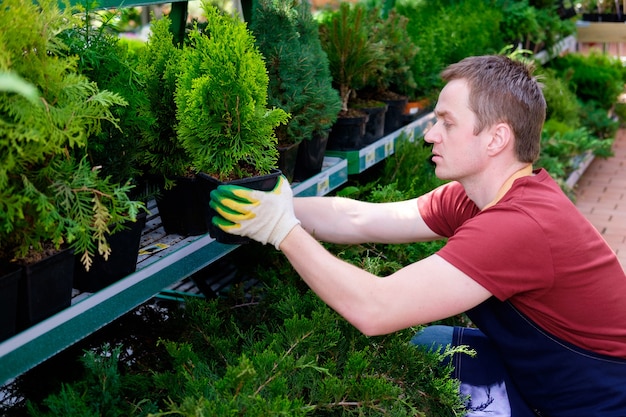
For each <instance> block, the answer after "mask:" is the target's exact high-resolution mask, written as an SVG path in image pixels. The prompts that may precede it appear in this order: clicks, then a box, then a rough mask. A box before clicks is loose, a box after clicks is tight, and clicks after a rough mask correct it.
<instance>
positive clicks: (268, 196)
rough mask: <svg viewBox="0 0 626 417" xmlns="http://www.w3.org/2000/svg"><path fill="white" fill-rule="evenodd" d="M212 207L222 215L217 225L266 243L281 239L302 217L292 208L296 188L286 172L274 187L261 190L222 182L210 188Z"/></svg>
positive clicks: (277, 247) (278, 243)
mask: <svg viewBox="0 0 626 417" xmlns="http://www.w3.org/2000/svg"><path fill="white" fill-rule="evenodd" d="M210 205H211V207H212V208H213V210H215V211H216V212H217V213H218V214H219V216H214V217H213V219H211V221H212V222H213V224H214V225H216V226H217V227H219V228H220V229H222V230H223V231H225V232H226V233H231V234H234V235H238V236H245V237H249V238H250V239H253V240H256V241H258V242H261V243H263V244H266V243H271V244H272V245H274V247H276V249H279V246H280V243H281V242H282V241H283V239H284V238H285V237H286V236H287V234H288V233H289V232H290V231H291V229H293V228H294V227H295V226H296V225H297V224H300V221H299V220H298V219H296V216H295V213H294V210H293V192H292V191H291V186H290V185H289V182H288V181H287V179H286V178H285V177H284V176H282V175H281V176H280V177H279V178H278V182H277V183H276V186H275V187H274V189H273V190H271V191H258V190H253V189H250V188H246V187H241V186H237V185H220V186H219V187H217V188H216V189H215V190H213V191H211V202H210Z"/></svg>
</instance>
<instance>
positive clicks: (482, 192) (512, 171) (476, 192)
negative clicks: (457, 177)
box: [461, 163, 533, 210]
mask: <svg viewBox="0 0 626 417" xmlns="http://www.w3.org/2000/svg"><path fill="white" fill-rule="evenodd" d="M532 173H533V167H532V164H525V163H519V164H516V165H512V166H510V168H509V169H507V170H504V171H503V173H502V174H498V175H496V174H493V173H489V172H485V173H483V178H482V180H479V181H474V182H472V183H471V184H467V183H465V182H463V181H461V183H462V184H463V187H464V188H465V191H466V193H467V195H468V197H469V198H470V200H472V201H473V202H474V203H475V204H476V206H477V207H478V208H479V209H480V210H485V209H487V208H489V207H492V206H494V205H495V204H497V203H498V201H500V200H501V199H502V197H504V196H505V194H506V193H507V192H508V191H509V190H510V189H511V187H512V186H513V183H514V182H515V180H516V179H518V178H521V177H525V176H529V175H532Z"/></svg>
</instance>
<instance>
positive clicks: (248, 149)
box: [175, 3, 289, 181]
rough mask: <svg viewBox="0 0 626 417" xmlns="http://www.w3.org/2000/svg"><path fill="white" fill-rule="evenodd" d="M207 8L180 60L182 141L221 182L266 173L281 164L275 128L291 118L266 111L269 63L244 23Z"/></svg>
mask: <svg viewBox="0 0 626 417" xmlns="http://www.w3.org/2000/svg"><path fill="white" fill-rule="evenodd" d="M203 8H204V12H205V15H206V18H207V26H206V28H205V29H204V31H202V32H200V31H199V30H198V29H197V28H196V29H194V30H193V31H191V33H190V34H189V46H187V47H185V48H183V56H182V60H181V62H180V69H181V72H180V76H179V79H178V85H177V89H176V97H175V98H176V105H177V113H176V117H177V120H178V126H177V132H178V137H179V139H180V141H181V144H182V146H183V147H184V148H185V149H186V150H187V152H188V154H189V156H190V159H191V161H192V167H193V170H194V171H196V172H199V171H202V172H206V173H208V174H209V175H213V176H215V177H216V178H218V179H219V180H220V181H225V180H227V179H232V178H233V177H236V178H242V177H249V176H251V175H256V174H267V173H269V172H270V171H271V169H273V168H275V167H276V164H277V162H278V150H277V148H276V136H275V132H274V129H275V128H276V127H277V126H278V125H280V124H283V123H285V122H287V120H288V119H289V115H288V114H287V113H285V111H284V110H282V109H280V108H272V109H268V108H267V87H268V82H269V80H268V75H267V72H266V69H265V62H264V61H263V56H262V55H261V53H260V52H259V50H258V49H257V47H256V45H255V43H254V37H253V36H252V34H251V33H250V31H248V29H247V27H246V25H245V23H243V22H242V21H241V20H239V19H238V18H235V17H232V16H229V15H225V14H223V13H222V12H220V11H219V10H218V9H217V8H215V7H213V6H211V5H209V4H208V3H203ZM249 164H253V165H254V168H255V171H254V172H249V170H247V165H249Z"/></svg>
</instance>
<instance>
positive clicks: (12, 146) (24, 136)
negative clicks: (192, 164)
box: [0, 0, 142, 328]
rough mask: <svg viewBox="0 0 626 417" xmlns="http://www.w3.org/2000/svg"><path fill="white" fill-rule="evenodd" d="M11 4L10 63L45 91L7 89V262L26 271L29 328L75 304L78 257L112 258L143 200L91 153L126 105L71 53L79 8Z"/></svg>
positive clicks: (5, 12) (1, 236)
mask: <svg viewBox="0 0 626 417" xmlns="http://www.w3.org/2000/svg"><path fill="white" fill-rule="evenodd" d="M3 6H4V7H2V8H0V34H10V40H9V39H3V42H2V45H3V46H4V52H5V54H6V56H7V59H5V60H3V64H0V65H3V66H4V67H3V68H2V70H3V71H6V72H9V73H12V74H15V75H17V76H20V77H21V79H22V80H23V81H24V82H25V83H26V84H27V85H30V86H31V90H32V91H34V94H35V96H36V98H34V99H33V98H29V96H24V95H23V94H16V93H12V92H6V91H5V92H1V91H0V114H1V115H2V119H3V122H4V123H2V125H1V126H0V137H2V138H3V139H4V140H2V141H0V225H1V227H0V259H3V260H4V261H6V263H8V264H9V265H14V266H19V267H20V268H21V269H22V276H21V278H20V298H19V300H20V301H19V302H20V307H19V308H18V316H19V319H18V321H19V323H18V328H21V327H27V326H29V325H31V324H34V323H36V322H38V321H41V320H43V319H44V318H46V317H48V316H50V315H52V314H54V313H56V312H58V311H60V310H61V309H63V308H65V307H67V306H69V305H70V302H71V290H72V279H73V270H74V256H77V257H79V259H80V261H81V262H82V263H83V265H84V267H85V268H89V267H90V266H91V262H92V260H93V257H94V255H95V254H96V253H99V254H102V255H103V256H105V257H106V256H108V254H109V253H110V246H109V243H108V240H107V238H108V236H109V235H110V234H111V233H112V232H113V231H114V228H115V227H116V226H115V225H117V224H120V223H123V222H124V221H126V220H134V219H135V218H136V215H137V213H138V212H139V210H140V209H141V206H142V204H141V203H139V202H136V201H133V200H132V199H131V198H130V189H131V188H132V186H131V185H130V184H116V183H113V182H111V181H110V179H109V178H107V177H105V176H102V175H101V173H100V169H99V167H97V166H92V165H91V164H90V163H89V161H88V159H87V156H86V151H85V148H86V144H87V140H88V138H89V137H90V136H91V135H93V134H97V133H98V132H99V131H100V129H101V125H102V122H103V121H105V120H108V121H111V122H113V123H115V117H114V116H113V114H112V113H111V109H112V108H113V107H114V106H117V105H125V104H126V102H125V101H124V100H123V99H122V97H120V96H119V95H117V94H115V93H112V92H109V91H106V90H100V89H99V88H98V86H97V85H96V84H95V83H93V82H91V81H89V80H88V79H87V78H86V77H84V76H82V75H81V74H79V73H78V72H77V70H76V58H75V57H72V56H67V55H66V54H65V53H64V49H65V44H64V43H63V42H62V40H61V39H60V38H59V33H61V32H62V31H63V30H65V29H69V28H71V27H72V25H73V24H74V20H73V19H74V17H73V15H72V14H71V11H70V10H69V8H65V9H63V10H60V9H59V7H58V4H57V2H56V1H53V0H43V1H39V2H38V3H37V5H35V4H34V3H30V2H23V1H19V0H7V1H5V2H4V3H3ZM0 36H1V35H0ZM40 273H41V275H40Z"/></svg>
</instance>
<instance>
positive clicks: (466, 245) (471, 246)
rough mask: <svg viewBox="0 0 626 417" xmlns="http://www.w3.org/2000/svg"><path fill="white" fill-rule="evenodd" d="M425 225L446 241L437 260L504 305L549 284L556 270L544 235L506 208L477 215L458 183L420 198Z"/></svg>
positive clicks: (521, 213) (525, 217)
mask: <svg viewBox="0 0 626 417" xmlns="http://www.w3.org/2000/svg"><path fill="white" fill-rule="evenodd" d="M418 207H419V210H420V214H421V216H422V218H423V220H424V221H425V222H426V224H427V225H428V227H430V229H431V230H432V231H433V232H435V233H437V234H438V235H440V236H444V237H447V238H449V239H448V241H447V243H446V245H445V246H444V247H443V248H442V249H441V250H439V252H437V254H438V255H439V256H441V257H442V258H443V259H445V260H446V261H448V262H449V263H451V264H452V265H454V266H455V267H456V268H458V269H460V270H461V271H463V272H464V273H465V274H467V275H468V276H469V277H471V278H472V279H474V280H475V281H476V282H478V283H479V284H480V285H482V286H483V287H484V288H486V289H487V290H488V291H489V292H490V293H491V294H493V295H494V296H496V297H497V298H498V299H500V300H502V301H504V300H506V299H508V298H510V297H511V296H512V295H514V294H519V293H523V292H530V291H543V290H545V289H547V288H549V287H550V286H551V285H552V282H553V281H552V280H553V276H554V266H553V264H552V257H551V251H550V248H549V245H548V243H547V242H548V239H546V236H545V234H544V230H543V228H542V227H541V225H539V224H538V223H537V222H536V221H535V220H534V219H532V218H531V217H530V216H529V215H528V214H527V213H525V212H524V211H522V210H519V209H517V208H516V207H514V206H510V205H508V204H501V205H498V206H494V207H492V208H490V209H489V210H486V211H484V212H481V211H480V210H479V209H478V207H476V205H475V204H474V203H473V202H472V201H471V200H470V199H469V198H468V197H467V195H466V193H465V190H464V189H463V187H462V186H461V185H460V184H459V183H457V182H451V183H448V184H444V185H442V186H440V187H438V188H436V189H434V190H433V191H431V192H430V193H428V194H425V195H424V196H422V197H420V198H419V199H418Z"/></svg>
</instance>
